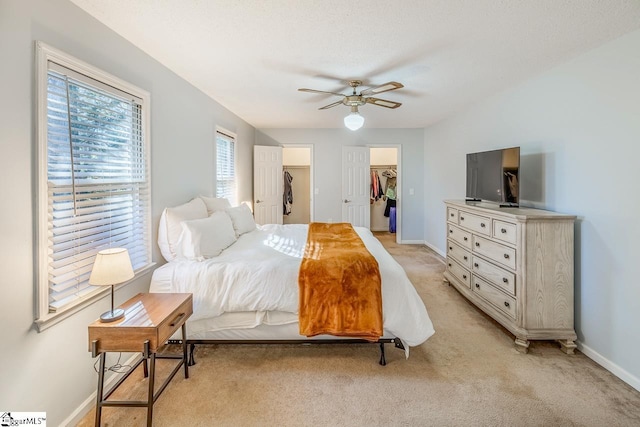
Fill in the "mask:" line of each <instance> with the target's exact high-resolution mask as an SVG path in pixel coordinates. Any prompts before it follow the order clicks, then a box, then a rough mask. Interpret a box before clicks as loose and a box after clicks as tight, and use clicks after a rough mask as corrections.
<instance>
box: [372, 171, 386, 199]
mask: <svg viewBox="0 0 640 427" xmlns="http://www.w3.org/2000/svg"><path fill="white" fill-rule="evenodd" d="M382 196H384V191H383V190H382V183H381V182H380V175H378V171H377V170H375V169H371V194H370V202H371V203H372V204H373V202H375V201H378V200H380V199H381V198H382Z"/></svg>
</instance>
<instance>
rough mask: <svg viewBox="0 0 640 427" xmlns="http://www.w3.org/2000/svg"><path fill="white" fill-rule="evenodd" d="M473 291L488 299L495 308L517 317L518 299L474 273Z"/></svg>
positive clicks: (511, 316)
mask: <svg viewBox="0 0 640 427" xmlns="http://www.w3.org/2000/svg"><path fill="white" fill-rule="evenodd" d="M472 289H473V292H475V293H477V294H478V295H480V296H481V297H482V298H484V299H485V300H487V301H488V302H489V303H491V305H493V306H494V307H495V308H497V309H498V310H500V311H501V312H503V313H504V314H506V315H507V316H509V317H510V318H512V319H514V320H515V318H516V300H515V298H512V297H510V296H508V295H505V294H504V293H502V292H501V291H499V290H498V289H497V288H495V287H494V286H492V285H491V284H490V283H489V282H486V281H484V280H482V279H481V278H479V277H478V276H476V275H475V274H474V275H473V286H472Z"/></svg>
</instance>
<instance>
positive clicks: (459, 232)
mask: <svg viewBox="0 0 640 427" xmlns="http://www.w3.org/2000/svg"><path fill="white" fill-rule="evenodd" d="M447 230H448V233H447V236H448V237H449V238H450V239H452V240H454V241H456V242H457V243H459V244H460V245H462V247H465V248H467V249H471V233H469V232H468V231H464V230H463V229H461V228H458V227H456V226H453V225H451V224H447Z"/></svg>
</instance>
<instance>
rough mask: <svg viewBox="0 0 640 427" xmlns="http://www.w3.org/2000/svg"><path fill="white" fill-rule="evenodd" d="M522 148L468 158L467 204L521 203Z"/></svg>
mask: <svg viewBox="0 0 640 427" xmlns="http://www.w3.org/2000/svg"><path fill="white" fill-rule="evenodd" d="M519 179H520V147H512V148H504V149H501V150H492V151H483V152H479V153H469V154H467V194H466V197H467V200H474V201H481V200H484V201H489V202H495V203H499V204H500V205H501V206H518V205H519V203H520V197H519V194H520V184H519Z"/></svg>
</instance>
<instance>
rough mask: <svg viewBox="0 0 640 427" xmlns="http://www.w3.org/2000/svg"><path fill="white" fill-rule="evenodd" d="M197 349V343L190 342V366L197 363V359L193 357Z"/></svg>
mask: <svg viewBox="0 0 640 427" xmlns="http://www.w3.org/2000/svg"><path fill="white" fill-rule="evenodd" d="M195 351H196V345H195V344H193V343H191V344H189V363H188V365H189V366H193V365H195V364H196V360H195V359H194V358H193V353H194V352H195Z"/></svg>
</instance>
